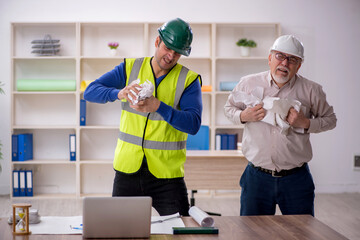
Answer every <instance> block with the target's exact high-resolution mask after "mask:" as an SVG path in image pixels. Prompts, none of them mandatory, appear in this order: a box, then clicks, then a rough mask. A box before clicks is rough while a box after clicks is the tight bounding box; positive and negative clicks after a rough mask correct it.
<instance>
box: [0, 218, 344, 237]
mask: <svg viewBox="0 0 360 240" xmlns="http://www.w3.org/2000/svg"><path fill="white" fill-rule="evenodd" d="M183 220H184V223H185V225H186V226H188V227H191V226H193V227H195V226H198V225H197V223H196V222H195V221H194V220H193V219H192V218H190V217H185V218H183ZM214 220H215V226H216V227H218V228H219V234H218V235H211V234H206V235H151V237H150V239H159V240H160V239H161V240H165V239H169V240H170V239H186V240H191V239H193V240H197V239H224V240H225V239H226V240H232V239H236V240H241V239H286V240H289V239H314V240H321V239H323V240H332V239H336V240H339V239H347V238H345V237H344V236H343V235H341V234H340V233H338V232H336V231H335V230H333V229H331V228H330V227H328V226H327V225H325V224H323V223H322V222H320V221H319V220H317V219H316V218H313V217H312V216H310V215H287V216H283V215H276V216H249V217H240V216H239V217H238V216H234V217H214ZM30 231H31V225H30ZM0 239H4V240H7V239H14V240H22V239H26V240H35V239H36V240H75V239H78V240H80V239H83V238H82V235H29V236H16V237H14V238H13V236H12V228H11V226H10V225H8V223H7V220H6V219H5V218H1V219H0Z"/></svg>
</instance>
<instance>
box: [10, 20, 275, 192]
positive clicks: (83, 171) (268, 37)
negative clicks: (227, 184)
mask: <svg viewBox="0 0 360 240" xmlns="http://www.w3.org/2000/svg"><path fill="white" fill-rule="evenodd" d="M190 24H191V27H192V29H193V33H194V40H193V44H192V52H191V55H190V57H182V58H181V59H180V61H179V63H181V64H183V65H185V66H188V67H189V68H190V69H192V70H194V71H196V72H198V73H200V74H201V75H202V78H203V85H212V88H213V90H212V91H211V92H203V116H202V124H203V125H208V126H209V127H210V139H209V141H210V151H205V152H204V154H202V153H201V152H200V153H199V152H189V158H195V159H196V158H199V157H201V156H204V157H206V156H215V157H216V158H219V159H220V158H221V157H222V156H224V157H225V158H229V157H238V156H240V155H241V152H238V151H215V136H216V134H218V133H225V132H226V133H238V134H239V136H241V135H242V129H243V127H242V126H234V125H232V123H231V122H229V121H228V120H227V119H226V117H225V116H224V115H223V106H224V104H225V102H226V99H227V97H228V95H229V92H223V91H220V90H219V83H220V81H238V80H239V79H240V78H241V77H242V76H244V75H247V74H250V73H254V72H259V71H265V70H267V69H268V66H267V55H268V49H269V46H271V44H272V42H273V41H274V40H275V39H276V38H277V37H278V36H279V35H280V25H279V24H277V23H264V24H259V23H254V24H252V23H247V24H241V23H190ZM161 25H162V23H148V22H145V23H96V22H73V23H56V22H53V23H12V24H11V31H12V34H11V37H12V39H11V42H12V48H11V68H12V71H11V72H12V76H11V78H12V81H11V82H12V93H11V104H12V106H11V118H12V120H11V131H12V134H19V133H32V134H33V138H34V159H33V160H30V161H25V162H11V171H12V170H13V169H15V168H16V169H19V168H26V169H31V170H33V173H34V187H33V188H34V198H52V197H53V198H69V197H72V198H80V197H83V196H88V195H110V194H111V190H112V181H113V176H114V174H113V169H112V158H113V153H114V149H115V145H116V139H117V135H118V124H119V119H120V117H121V104H120V102H119V101H118V102H114V103H107V104H95V103H89V102H88V103H87V118H86V126H80V123H79V115H80V99H82V98H83V92H81V91H80V83H81V81H83V80H95V79H96V78H98V77H99V76H101V75H102V74H104V73H105V72H107V71H109V70H111V69H113V68H114V67H115V66H116V65H118V64H120V63H121V62H122V61H123V59H124V57H127V58H128V57H143V56H152V54H153V52H154V41H155V38H156V36H157V28H158V27H160V26H161ZM45 34H50V35H51V36H52V37H53V38H56V39H60V44H61V46H60V49H61V50H60V53H59V55H58V56H48V57H43V56H42V57H37V56H34V55H33V54H31V41H32V40H34V39H42V38H43V37H44V35H45ZM242 37H247V38H251V39H254V40H255V41H256V42H257V44H258V46H257V48H255V49H252V54H251V57H240V50H239V48H238V47H237V46H236V44H235V42H236V41H237V40H238V39H240V38H242ZM111 41H117V42H119V47H118V55H117V56H110V55H109V54H108V52H109V48H108V47H107V43H108V42H111ZM21 78H29V79H31V78H39V79H46V78H48V79H67V80H70V79H74V80H76V90H75V91H63V92H53V91H52V92H23V91H17V88H16V81H17V79H21ZM69 134H75V135H76V153H77V155H76V161H70V160H69ZM240 140H241V139H240ZM10 152H11V151H10ZM10 175H12V174H10ZM64 176H66V177H64ZM11 182H12V180H11ZM11 191H12V186H11Z"/></svg>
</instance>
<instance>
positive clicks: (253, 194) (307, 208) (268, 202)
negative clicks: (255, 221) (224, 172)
mask: <svg viewBox="0 0 360 240" xmlns="http://www.w3.org/2000/svg"><path fill="white" fill-rule="evenodd" d="M240 186H241V200H240V215H241V216H251V215H274V214H275V211H276V204H278V206H279V208H280V210H281V213H282V214H283V215H289V214H311V215H312V216H314V199H315V193H314V190H315V186H314V181H313V178H312V176H311V173H310V170H309V167H308V165H306V166H304V167H302V168H301V169H299V170H298V171H296V172H295V173H293V174H291V175H288V176H284V177H273V176H271V175H270V174H268V173H264V172H262V171H260V170H259V169H255V168H254V167H252V166H250V165H248V166H247V167H246V169H245V171H244V173H243V175H242V176H241V179H240Z"/></svg>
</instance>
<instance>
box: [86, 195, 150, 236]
mask: <svg viewBox="0 0 360 240" xmlns="http://www.w3.org/2000/svg"><path fill="white" fill-rule="evenodd" d="M151 205H152V199H151V197H85V198H84V199H83V237H84V238H149V237H150V227H151Z"/></svg>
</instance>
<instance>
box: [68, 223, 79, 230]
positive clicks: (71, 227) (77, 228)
mask: <svg viewBox="0 0 360 240" xmlns="http://www.w3.org/2000/svg"><path fill="white" fill-rule="evenodd" d="M80 226H82V224H80ZM70 229H71V230H73V229H76V230H82V227H73V226H71V225H70Z"/></svg>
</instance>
